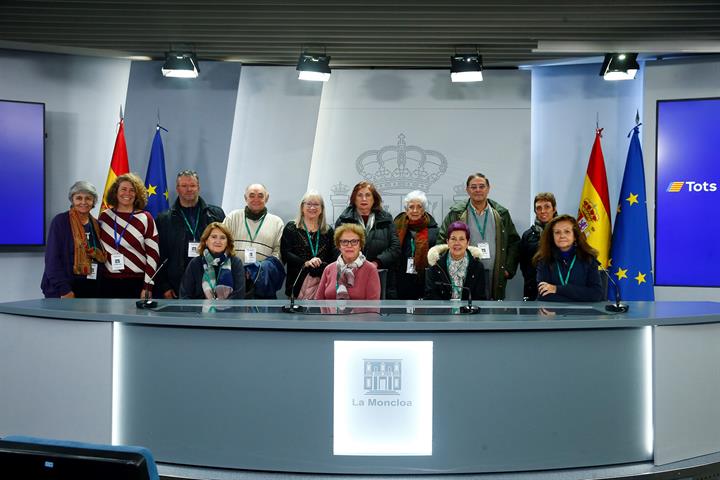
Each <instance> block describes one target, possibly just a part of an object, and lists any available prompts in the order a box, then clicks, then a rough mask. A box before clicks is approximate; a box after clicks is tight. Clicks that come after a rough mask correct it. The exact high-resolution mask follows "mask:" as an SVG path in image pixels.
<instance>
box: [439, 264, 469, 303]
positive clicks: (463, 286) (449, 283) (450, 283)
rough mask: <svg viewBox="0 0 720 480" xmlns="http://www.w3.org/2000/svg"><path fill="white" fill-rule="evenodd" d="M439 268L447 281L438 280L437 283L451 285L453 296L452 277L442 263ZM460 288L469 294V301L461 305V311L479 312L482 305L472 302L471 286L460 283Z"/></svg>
mask: <svg viewBox="0 0 720 480" xmlns="http://www.w3.org/2000/svg"><path fill="white" fill-rule="evenodd" d="M436 265H437V264H436ZM437 268H438V270H439V271H440V273H442V276H443V277H444V278H445V280H447V282H439V281H436V282H435V285H443V286H445V287H450V295H451V296H452V288H453V284H452V282H451V281H450V278H448V276H447V274H446V273H445V270H443V269H442V267H440V265H437ZM460 288H462V289H463V291H467V294H468V303H467V305H463V306H462V307H460V313H462V314H475V313H479V312H480V307H475V306H473V304H472V291H471V290H470V287H466V286H465V285H460Z"/></svg>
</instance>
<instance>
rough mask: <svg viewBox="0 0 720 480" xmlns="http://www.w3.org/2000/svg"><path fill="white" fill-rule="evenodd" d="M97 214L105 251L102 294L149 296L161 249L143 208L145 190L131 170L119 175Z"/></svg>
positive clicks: (118, 296) (131, 296)
mask: <svg viewBox="0 0 720 480" xmlns="http://www.w3.org/2000/svg"><path fill="white" fill-rule="evenodd" d="M105 203H107V204H108V205H109V206H110V208H108V209H106V210H104V211H103V212H102V213H101V214H100V219H99V220H100V240H101V241H102V244H103V247H105V251H106V252H107V261H106V262H105V271H104V272H105V276H104V278H103V281H102V291H103V296H104V297H105V298H138V297H140V298H150V297H151V296H152V295H151V292H152V286H153V281H152V277H153V275H155V270H156V269H157V267H158V260H159V258H160V252H159V247H158V231H157V227H156V226H155V219H153V217H152V215H151V214H150V212H147V211H145V210H144V209H145V206H146V205H147V190H146V189H145V185H144V184H143V182H142V180H140V177H138V176H137V175H135V174H134V173H126V174H124V175H120V176H119V177H118V178H117V179H115V181H114V182H113V183H112V185H111V186H110V189H109V190H108V193H107V197H106V198H105Z"/></svg>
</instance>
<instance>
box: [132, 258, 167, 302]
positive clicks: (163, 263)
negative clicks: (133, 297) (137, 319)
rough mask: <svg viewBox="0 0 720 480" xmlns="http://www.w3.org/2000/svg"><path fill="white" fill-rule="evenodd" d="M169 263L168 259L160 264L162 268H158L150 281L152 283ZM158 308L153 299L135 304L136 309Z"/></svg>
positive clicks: (146, 299)
mask: <svg viewBox="0 0 720 480" xmlns="http://www.w3.org/2000/svg"><path fill="white" fill-rule="evenodd" d="M167 261H168V259H167V258H166V259H165V261H164V262H162V263H161V264H160V266H159V267H158V269H157V270H155V273H153V276H152V277H150V281H151V282H152V281H153V280H155V275H157V274H158V272H159V271H160V270H162V268H163V267H164V266H165V264H166V263H167ZM157 306H158V303H157V302H156V301H155V300H153V299H151V298H145V299H142V300H138V301H137V302H135V307H137V308H140V309H146V308H155V307H157Z"/></svg>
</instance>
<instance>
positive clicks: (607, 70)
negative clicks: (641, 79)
mask: <svg viewBox="0 0 720 480" xmlns="http://www.w3.org/2000/svg"><path fill="white" fill-rule="evenodd" d="M637 56H638V54H637V53H608V54H606V55H605V60H604V61H603V64H602V68H601V69H600V76H601V77H603V78H604V79H605V80H632V79H634V78H635V75H637V71H638V69H639V68H640V65H638V62H637Z"/></svg>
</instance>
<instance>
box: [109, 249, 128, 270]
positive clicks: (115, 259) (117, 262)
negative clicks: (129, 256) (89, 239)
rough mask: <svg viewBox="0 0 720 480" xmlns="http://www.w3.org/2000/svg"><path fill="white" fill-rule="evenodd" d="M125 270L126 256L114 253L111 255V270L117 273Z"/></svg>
mask: <svg viewBox="0 0 720 480" xmlns="http://www.w3.org/2000/svg"><path fill="white" fill-rule="evenodd" d="M123 268H125V255H123V254H122V253H113V254H112V255H110V270H112V271H113V272H117V271H119V270H122V269H123Z"/></svg>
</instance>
